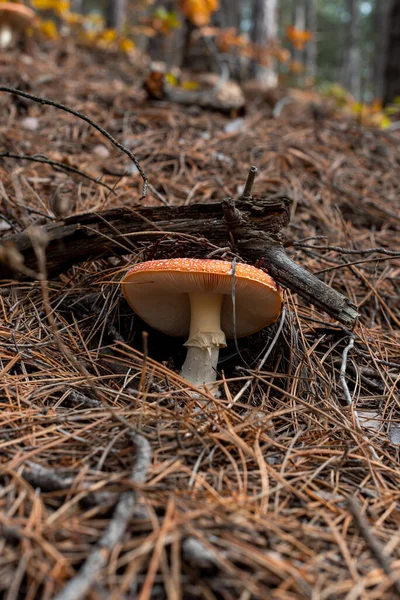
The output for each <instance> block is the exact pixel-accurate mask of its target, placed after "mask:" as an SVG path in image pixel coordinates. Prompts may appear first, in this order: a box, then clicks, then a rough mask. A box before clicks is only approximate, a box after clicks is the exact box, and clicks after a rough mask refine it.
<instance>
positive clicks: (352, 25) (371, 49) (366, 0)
mask: <svg viewBox="0 0 400 600" xmlns="http://www.w3.org/2000/svg"><path fill="white" fill-rule="evenodd" d="M15 1H18V0H15ZM20 1H22V0H20ZM1 2H2V0H0V4H1ZM25 4H30V5H31V6H34V7H36V8H38V9H43V7H47V9H49V7H51V6H53V7H57V6H58V7H60V6H64V7H66V6H68V8H67V10H68V11H69V12H70V13H73V14H79V15H86V17H88V18H89V17H90V15H94V14H95V15H97V16H98V17H99V18H100V17H101V19H102V27H103V28H104V29H107V30H112V31H115V32H116V36H115V39H120V38H121V36H123V35H126V36H127V37H128V38H129V39H130V40H131V45H132V46H133V44H134V43H135V44H136V45H137V46H138V47H139V48H140V50H142V51H145V52H147V53H148V54H149V56H150V57H151V59H152V60H163V61H165V62H167V63H168V68H172V67H173V66H183V67H186V68H192V69H195V70H196V69H197V70H205V71H209V70H214V71H216V72H218V70H220V67H221V63H226V64H227V65H228V66H229V71H230V75H231V77H236V78H238V79H240V80H243V79H246V78H247V79H248V78H254V79H255V80H257V81H259V82H260V84H262V85H264V86H266V87H268V86H269V87H273V86H275V85H276V84H277V82H278V81H280V82H281V83H282V84H283V85H290V86H297V87H303V88H306V89H309V88H310V87H312V86H318V87H321V86H322V87H327V86H329V85H332V84H336V85H338V84H340V85H341V86H342V87H343V89H344V90H346V91H347V92H350V94H351V95H352V96H353V97H354V99H355V100H357V101H362V102H372V100H373V99H379V100H382V101H385V102H393V101H394V100H395V99H396V97H398V96H400V61H399V59H398V57H399V56H400V0H219V1H218V0H70V2H68V1H66V0H25ZM56 14H57V16H59V15H60V9H58V12H57V10H56ZM85 27H86V28H89V29H90V28H93V25H85V24H84V25H83V28H85ZM118 36H119V37H118ZM140 36H141V40H142V41H141V42H140V43H139V44H138V37H140ZM111 37H112V36H111V34H109V38H108V39H109V40H111ZM122 46H123V47H125V48H130V47H131V46H130V45H129V44H125V45H124V44H122Z"/></svg>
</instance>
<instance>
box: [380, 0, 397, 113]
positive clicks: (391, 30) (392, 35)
mask: <svg viewBox="0 0 400 600" xmlns="http://www.w3.org/2000/svg"><path fill="white" fill-rule="evenodd" d="M399 56H400V0H392V1H391V6H390V10H389V20H388V42H387V52H386V61H385V69H384V86H383V88H384V91H383V98H384V102H385V104H387V103H388V102H392V101H393V100H394V99H395V97H396V96H400V61H399Z"/></svg>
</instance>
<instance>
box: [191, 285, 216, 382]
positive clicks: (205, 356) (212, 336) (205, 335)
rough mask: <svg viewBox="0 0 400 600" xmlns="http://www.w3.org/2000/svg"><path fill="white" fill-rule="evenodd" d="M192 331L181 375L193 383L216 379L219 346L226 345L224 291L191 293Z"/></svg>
mask: <svg viewBox="0 0 400 600" xmlns="http://www.w3.org/2000/svg"><path fill="white" fill-rule="evenodd" d="M189 300H190V331H189V339H188V341H187V342H186V344H185V346H187V347H188V351H187V355H186V360H185V362H184V363H183V366H182V370H181V375H182V377H184V378H185V379H187V380H188V381H189V382H190V383H193V385H196V386H201V385H204V384H205V383H212V382H213V381H215V380H216V378H217V364H218V355H219V349H220V348H222V347H224V346H226V338H225V334H224V332H223V331H222V330H221V308H222V300H223V296H222V294H207V293H191V294H189Z"/></svg>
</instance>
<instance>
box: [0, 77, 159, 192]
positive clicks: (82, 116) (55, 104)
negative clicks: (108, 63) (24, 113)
mask: <svg viewBox="0 0 400 600" xmlns="http://www.w3.org/2000/svg"><path fill="white" fill-rule="evenodd" d="M0 92H7V93H8V94H15V95H16V96H21V97H22V98H27V99H28V100H33V102H38V103H39V104H46V105H47V106H53V107H54V108H58V109H59V110H64V111H65V112H67V113H70V114H71V115H74V117H78V119H82V121H86V123H89V125H91V126H92V127H94V128H95V129H97V131H99V132H100V133H101V134H102V135H104V137H105V138H107V139H108V140H109V141H110V142H111V143H112V144H114V146H116V147H117V148H118V150H121V152H123V153H124V154H126V155H127V156H128V157H129V158H130V159H131V161H132V162H133V164H134V165H135V167H136V168H137V170H138V171H139V173H140V176H141V177H142V179H143V189H142V196H143V197H145V196H146V193H147V182H148V177H147V175H146V173H145V172H144V171H143V169H142V167H141V166H140V164H139V162H138V160H137V158H136V156H135V155H134V154H132V152H131V151H130V150H129V149H128V148H126V146H124V145H123V144H121V143H120V142H118V140H116V139H115V138H114V137H113V136H112V135H111V133H108V131H107V130H106V129H104V128H103V127H101V125H98V124H97V123H95V122H94V121H93V120H92V119H90V118H89V117H88V116H87V115H85V114H83V113H81V112H79V111H78V110H74V109H72V108H69V107H68V106H64V104H60V103H59V102H54V100H48V99H47V98H41V97H40V96H34V95H33V94H28V93H27V92H23V91H22V90H17V89H15V88H10V87H7V86H4V85H2V86H0Z"/></svg>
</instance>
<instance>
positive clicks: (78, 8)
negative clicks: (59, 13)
mask: <svg viewBox="0 0 400 600" xmlns="http://www.w3.org/2000/svg"><path fill="white" fill-rule="evenodd" d="M82 5H83V0H71V11H72V12H74V13H80V14H82Z"/></svg>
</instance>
